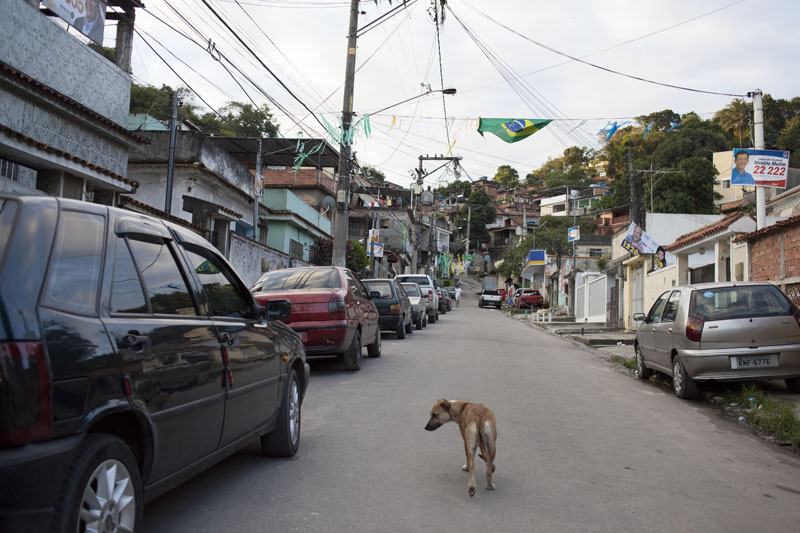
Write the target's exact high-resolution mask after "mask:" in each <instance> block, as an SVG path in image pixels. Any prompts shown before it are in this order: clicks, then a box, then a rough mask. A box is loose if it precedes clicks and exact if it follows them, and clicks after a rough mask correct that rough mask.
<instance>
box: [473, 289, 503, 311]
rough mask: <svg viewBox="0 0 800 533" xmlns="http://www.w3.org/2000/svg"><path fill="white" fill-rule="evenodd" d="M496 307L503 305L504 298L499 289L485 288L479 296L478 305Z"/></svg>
mask: <svg viewBox="0 0 800 533" xmlns="http://www.w3.org/2000/svg"><path fill="white" fill-rule="evenodd" d="M489 305H490V306H492V307H496V308H497V309H500V308H501V307H502V306H503V299H502V298H501V297H500V291H499V290H498V289H483V290H482V291H481V295H480V296H479V297H478V307H486V306H489Z"/></svg>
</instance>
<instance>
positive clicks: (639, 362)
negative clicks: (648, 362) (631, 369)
mask: <svg viewBox="0 0 800 533" xmlns="http://www.w3.org/2000/svg"><path fill="white" fill-rule="evenodd" d="M633 351H634V354H635V356H636V377H637V378H639V379H641V380H643V381H646V380H648V379H650V376H652V375H653V371H652V370H651V369H649V368H647V367H646V366H645V364H644V356H643V355H642V350H641V348H639V345H638V344H637V345H636V346H634V348H633Z"/></svg>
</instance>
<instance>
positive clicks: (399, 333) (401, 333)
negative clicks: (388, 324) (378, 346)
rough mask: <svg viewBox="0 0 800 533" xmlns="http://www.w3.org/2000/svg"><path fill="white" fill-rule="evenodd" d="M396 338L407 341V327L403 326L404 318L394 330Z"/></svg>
mask: <svg viewBox="0 0 800 533" xmlns="http://www.w3.org/2000/svg"><path fill="white" fill-rule="evenodd" d="M394 333H395V337H397V338H398V339H405V338H406V325H405V324H403V317H400V322H398V323H397V327H396V328H395V330H394Z"/></svg>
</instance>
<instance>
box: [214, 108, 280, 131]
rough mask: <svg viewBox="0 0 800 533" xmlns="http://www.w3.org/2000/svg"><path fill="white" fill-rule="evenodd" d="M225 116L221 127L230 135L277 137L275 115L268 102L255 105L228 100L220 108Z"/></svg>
mask: <svg viewBox="0 0 800 533" xmlns="http://www.w3.org/2000/svg"><path fill="white" fill-rule="evenodd" d="M219 112H220V114H221V115H222V116H223V117H225V120H224V121H223V123H222V125H221V129H220V133H221V134H222V135H226V136H228V137H277V136H278V128H277V126H276V125H275V117H273V116H272V113H271V112H270V110H269V106H267V105H266V104H264V105H262V106H261V107H255V106H253V105H252V104H245V103H242V102H228V103H227V104H226V105H225V106H223V107H222V108H221V109H220V110H219Z"/></svg>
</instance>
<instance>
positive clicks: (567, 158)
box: [525, 146, 596, 189]
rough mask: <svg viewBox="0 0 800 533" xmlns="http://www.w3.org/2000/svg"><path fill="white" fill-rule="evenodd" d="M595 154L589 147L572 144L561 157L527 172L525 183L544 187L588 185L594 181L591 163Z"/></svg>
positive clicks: (549, 160)
mask: <svg viewBox="0 0 800 533" xmlns="http://www.w3.org/2000/svg"><path fill="white" fill-rule="evenodd" d="M595 155H596V154H595V152H594V151H593V150H590V149H589V148H585V147H577V146H570V147H569V148H567V149H566V150H564V154H563V155H562V156H561V157H557V158H555V159H548V160H547V161H546V162H545V164H544V165H542V166H541V168H539V169H537V170H534V171H532V172H530V173H529V174H527V175H526V176H525V184H526V185H528V186H531V187H535V188H544V189H553V188H556V187H561V186H563V185H588V184H590V183H591V182H592V174H593V171H592V169H591V168H590V163H591V162H592V160H593V159H594V158H595Z"/></svg>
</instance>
